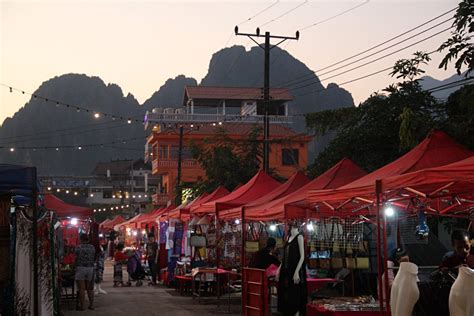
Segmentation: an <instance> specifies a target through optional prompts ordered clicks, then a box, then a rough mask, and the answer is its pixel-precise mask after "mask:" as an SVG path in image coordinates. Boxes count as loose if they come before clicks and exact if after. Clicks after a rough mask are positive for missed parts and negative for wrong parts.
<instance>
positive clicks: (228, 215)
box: [219, 171, 310, 219]
mask: <svg viewBox="0 0 474 316" xmlns="http://www.w3.org/2000/svg"><path fill="white" fill-rule="evenodd" d="M309 182H310V180H309V179H308V177H306V176H305V175H304V174H303V173H302V172H299V171H298V172H296V173H295V174H294V175H293V176H291V178H289V179H288V180H287V181H286V182H285V183H284V184H282V185H280V186H279V187H277V188H276V189H275V190H273V191H271V192H269V193H268V194H266V195H264V196H262V197H261V198H259V199H256V200H255V201H252V202H250V203H248V204H245V205H244V206H241V207H234V208H231V209H228V210H225V211H222V212H219V218H220V219H233V218H240V217H241V215H242V208H243V207H245V208H248V207H251V206H256V205H262V204H264V203H267V202H270V201H273V200H276V199H278V198H281V197H283V196H286V195H288V194H290V193H293V192H295V191H296V190H298V189H299V188H301V187H302V186H304V185H306V184H308V183H309Z"/></svg>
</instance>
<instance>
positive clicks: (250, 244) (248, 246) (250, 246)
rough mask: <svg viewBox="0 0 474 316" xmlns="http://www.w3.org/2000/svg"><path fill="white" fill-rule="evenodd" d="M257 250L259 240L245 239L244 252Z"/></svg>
mask: <svg viewBox="0 0 474 316" xmlns="http://www.w3.org/2000/svg"><path fill="white" fill-rule="evenodd" d="M258 250H259V242H258V241H254V240H247V241H246V242H245V251H246V252H257V251H258Z"/></svg>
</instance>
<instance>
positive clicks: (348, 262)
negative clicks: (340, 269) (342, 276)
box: [345, 257, 356, 269]
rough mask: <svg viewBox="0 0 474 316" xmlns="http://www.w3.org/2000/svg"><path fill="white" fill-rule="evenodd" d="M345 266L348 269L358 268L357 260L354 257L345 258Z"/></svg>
mask: <svg viewBox="0 0 474 316" xmlns="http://www.w3.org/2000/svg"><path fill="white" fill-rule="evenodd" d="M345 266H346V269H355V268H356V260H355V258H352V257H346V258H345Z"/></svg>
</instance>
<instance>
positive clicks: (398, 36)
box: [280, 8, 457, 85]
mask: <svg viewBox="0 0 474 316" xmlns="http://www.w3.org/2000/svg"><path fill="white" fill-rule="evenodd" d="M456 9H457V8H453V9H451V10H449V11H446V12H444V13H442V14H440V15H438V16H436V17H434V18H432V19H430V20H428V21H426V22H424V23H422V24H420V25H417V26H415V27H413V28H411V29H409V30H407V31H405V32H403V33H400V34H398V35H396V36H394V37H392V38H390V39H388V40H385V41H383V42H381V43H379V44H376V45H374V46H372V47H369V48H368V49H365V50H363V51H361V52H359V53H356V54H354V55H352V56H349V57H346V58H344V59H342V60H339V61H337V62H335V63H332V64H330V65H327V66H325V67H323V68H320V69H317V70H314V71H310V72H309V73H308V74H305V75H302V76H300V77H297V78H294V79H292V80H288V81H285V82H282V83H280V85H289V84H292V83H293V82H295V81H299V80H300V79H302V78H307V77H308V76H312V75H314V74H315V73H317V72H319V71H323V70H326V69H329V68H331V67H333V66H336V65H338V64H340V63H343V62H345V61H348V60H351V59H353V58H355V57H358V56H360V55H363V54H365V53H367V52H369V51H372V50H374V49H376V48H379V47H381V46H383V45H385V44H387V43H390V42H392V41H394V40H396V39H398V38H400V37H402V36H404V35H406V34H409V33H411V32H413V31H415V30H417V29H419V28H422V27H423V26H425V25H427V24H429V23H431V22H433V21H435V20H438V19H440V18H441V17H443V16H445V15H447V14H449V13H451V12H453V11H455V10H456Z"/></svg>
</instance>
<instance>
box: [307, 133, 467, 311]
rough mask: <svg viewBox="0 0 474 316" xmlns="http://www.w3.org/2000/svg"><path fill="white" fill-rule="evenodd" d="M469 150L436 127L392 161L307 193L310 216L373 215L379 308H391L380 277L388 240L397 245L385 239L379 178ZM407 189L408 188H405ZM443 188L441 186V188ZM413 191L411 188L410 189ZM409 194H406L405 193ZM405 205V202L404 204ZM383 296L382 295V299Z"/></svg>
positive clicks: (422, 222) (394, 240) (464, 155)
mask: <svg viewBox="0 0 474 316" xmlns="http://www.w3.org/2000/svg"><path fill="white" fill-rule="evenodd" d="M472 154H473V153H472V152H471V151H469V150H467V149H465V148H464V147H462V146H460V145H459V144H457V143H456V142H455V141H453V140H452V139H451V138H450V137H448V136H447V135H446V134H445V133H443V132H440V131H435V132H433V133H431V134H430V135H429V136H428V137H427V138H426V139H425V140H424V141H422V142H421V143H420V144H419V145H417V146H416V147H415V148H414V149H412V150H411V151H410V152H408V153H407V154H405V155H404V156H402V157H400V158H399V159H397V160H395V161H394V162H392V163H389V164H388V165H386V166H384V167H382V168H380V169H378V170H376V171H374V172H372V173H370V174H369V175H367V176H365V177H362V178H360V179H358V180H356V181H353V182H352V183H350V184H348V185H345V186H343V187H341V188H338V189H333V190H323V191H311V192H310V193H309V195H308V202H310V203H311V205H312V206H313V210H315V211H313V214H314V215H313V216H324V215H326V216H327V215H330V214H338V216H349V215H351V214H352V215H363V216H368V217H372V218H373V217H375V220H374V222H375V227H376V231H377V234H376V235H377V245H383V247H380V246H377V247H376V251H377V266H378V267H379V269H378V289H379V290H378V297H379V298H381V299H379V301H380V308H381V309H384V310H385V311H388V310H390V304H389V298H388V296H384V295H383V293H388V292H389V289H388V279H387V277H388V276H387V274H385V275H384V281H382V273H381V270H382V269H381V267H383V270H384V271H387V268H388V265H387V260H388V252H389V249H388V247H389V243H391V244H390V247H392V249H390V250H393V247H396V244H397V237H396V235H393V234H392V235H393V238H391V239H388V237H387V235H388V232H387V229H388V228H390V227H388V226H387V219H386V217H385V216H384V215H383V214H381V212H380V210H381V209H382V208H383V206H384V204H383V198H382V196H381V195H380V193H381V192H382V186H381V185H382V182H381V181H380V180H381V179H385V178H389V177H394V176H398V175H404V174H409V173H411V172H416V171H417V170H423V169H427V168H430V167H437V166H443V165H446V164H449V163H452V162H456V161H459V160H462V159H465V158H468V157H470V156H472ZM407 191H410V190H407ZM441 191H442V190H441ZM412 193H413V192H412ZM404 194H405V195H407V197H408V196H409V194H407V193H404ZM391 205H392V206H397V205H398V206H400V207H402V208H403V205H400V204H399V202H398V201H396V200H393V201H391ZM405 206H406V205H405ZM414 207H415V208H416V209H417V214H418V220H419V225H418V228H417V234H418V235H419V236H423V235H424V234H425V233H426V229H427V225H426V220H425V215H426V211H425V210H424V209H420V205H415V206H414ZM395 231H396V230H395ZM384 297H385V299H383V298H384Z"/></svg>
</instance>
